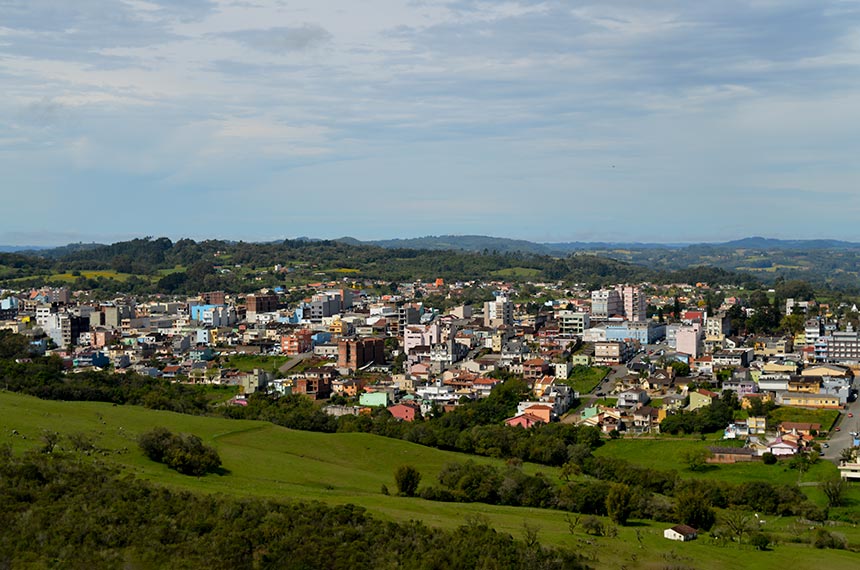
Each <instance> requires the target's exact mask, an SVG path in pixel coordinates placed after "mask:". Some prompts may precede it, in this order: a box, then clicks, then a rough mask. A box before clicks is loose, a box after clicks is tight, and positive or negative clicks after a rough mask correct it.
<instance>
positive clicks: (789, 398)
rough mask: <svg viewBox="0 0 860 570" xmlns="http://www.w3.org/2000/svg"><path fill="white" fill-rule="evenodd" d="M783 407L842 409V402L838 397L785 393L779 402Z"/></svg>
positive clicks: (780, 396) (781, 395)
mask: <svg viewBox="0 0 860 570" xmlns="http://www.w3.org/2000/svg"><path fill="white" fill-rule="evenodd" d="M777 403H779V404H780V405H782V406H797V407H802V408H827V409H832V410H836V409H840V408H842V401H841V399H840V398H839V396H838V395H835V396H830V395H824V394H798V393H794V392H791V393H783V394H780V395H779V398H778V400H777Z"/></svg>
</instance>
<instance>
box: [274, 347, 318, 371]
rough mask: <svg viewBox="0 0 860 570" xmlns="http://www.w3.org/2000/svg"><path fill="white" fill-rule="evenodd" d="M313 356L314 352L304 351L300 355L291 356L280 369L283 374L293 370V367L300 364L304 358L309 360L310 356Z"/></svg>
mask: <svg viewBox="0 0 860 570" xmlns="http://www.w3.org/2000/svg"><path fill="white" fill-rule="evenodd" d="M313 356H314V353H313V352H303V353H301V354H299V355H298V356H291V357H290V359H289V360H288V361H287V362H286V363H284V365H283V366H281V367H280V368H279V369H278V370H280V371H281V372H282V373H283V374H286V373H287V372H289V371H290V370H292V369H293V367H295V366H298V365H299V363H300V362H302V361H303V360H307V359H308V358H311V357H313Z"/></svg>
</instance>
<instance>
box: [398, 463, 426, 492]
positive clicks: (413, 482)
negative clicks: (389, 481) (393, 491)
mask: <svg viewBox="0 0 860 570" xmlns="http://www.w3.org/2000/svg"><path fill="white" fill-rule="evenodd" d="M394 482H395V483H396V484H397V492H398V493H399V494H401V495H404V496H406V497H414V496H415V492H416V491H417V490H418V484H419V483H420V482H421V473H420V472H419V471H418V470H417V469H416V468H414V467H412V466H411V465H401V466H400V467H398V468H397V471H395V472H394Z"/></svg>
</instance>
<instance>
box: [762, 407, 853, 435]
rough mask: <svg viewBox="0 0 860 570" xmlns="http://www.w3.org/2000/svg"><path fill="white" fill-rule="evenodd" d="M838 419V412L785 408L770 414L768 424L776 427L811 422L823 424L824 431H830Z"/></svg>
mask: <svg viewBox="0 0 860 570" xmlns="http://www.w3.org/2000/svg"><path fill="white" fill-rule="evenodd" d="M837 419H839V411H838V410H810V409H806V408H791V407H788V406H783V407H780V408H777V409H775V410H773V411H772V412H771V413H769V414H768V416H767V423H768V425H769V426H774V427H775V426H776V425H777V424H780V423H782V422H810V423H816V424H821V429H822V430H824V431H830V429H831V428H832V427H833V424H834V423H836V420H837Z"/></svg>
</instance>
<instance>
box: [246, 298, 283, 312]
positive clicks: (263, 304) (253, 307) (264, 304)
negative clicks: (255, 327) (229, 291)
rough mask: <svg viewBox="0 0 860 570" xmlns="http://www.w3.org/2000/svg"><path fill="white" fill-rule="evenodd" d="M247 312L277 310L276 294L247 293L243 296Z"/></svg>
mask: <svg viewBox="0 0 860 570" xmlns="http://www.w3.org/2000/svg"><path fill="white" fill-rule="evenodd" d="M245 307H246V311H247V313H252V314H254V315H256V314H257V313H271V312H273V311H277V310H278V296H277V295H248V296H247V297H245Z"/></svg>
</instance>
